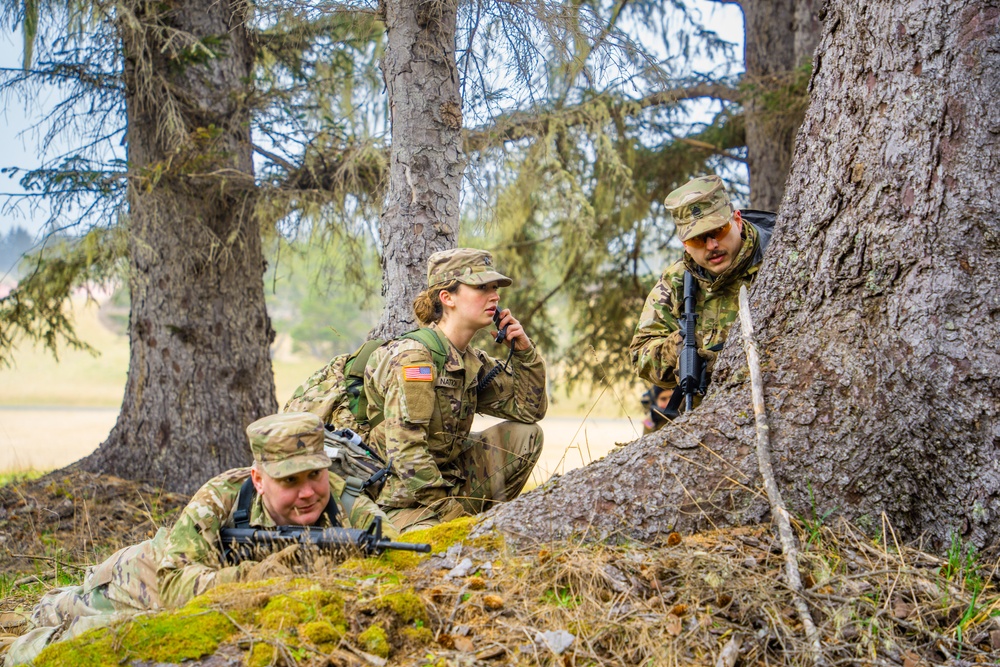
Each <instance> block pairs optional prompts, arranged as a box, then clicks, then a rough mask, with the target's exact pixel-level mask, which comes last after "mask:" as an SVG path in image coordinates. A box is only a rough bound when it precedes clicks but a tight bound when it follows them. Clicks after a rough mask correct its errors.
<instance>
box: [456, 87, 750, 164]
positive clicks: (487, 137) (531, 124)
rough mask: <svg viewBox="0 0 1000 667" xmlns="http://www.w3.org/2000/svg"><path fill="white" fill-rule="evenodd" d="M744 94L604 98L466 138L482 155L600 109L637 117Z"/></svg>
mask: <svg viewBox="0 0 1000 667" xmlns="http://www.w3.org/2000/svg"><path fill="white" fill-rule="evenodd" d="M742 95H743V94H742V92H741V91H740V90H739V89H738V88H737V87H735V86H732V85H729V84H726V83H717V82H702V83H695V84H691V85H685V86H680V87H677V88H673V89H671V90H663V91H660V92H658V93H654V94H652V95H648V96H646V97H643V98H640V99H638V100H622V99H615V98H613V97H612V96H610V95H601V96H599V97H595V98H593V99H590V100H587V101H586V102H583V103H581V104H578V105H575V106H572V107H567V108H565V109H558V110H553V111H545V110H540V109H532V110H529V111H518V112H515V113H511V114H505V115H503V116H500V117H499V118H497V119H496V120H495V121H494V122H493V124H492V125H491V126H489V127H484V128H479V129H473V130H467V131H466V132H465V133H464V136H463V145H464V147H465V150H466V152H470V153H471V152H477V151H482V150H485V149H488V148H492V147H494V146H499V145H501V144H503V143H505V142H508V141H518V140H519V139H524V138H526V137H536V136H539V135H541V134H544V133H545V131H546V129H547V128H548V126H549V123H551V122H552V121H555V120H558V121H559V123H560V124H562V125H564V126H572V125H580V124H583V123H585V122H587V121H588V120H589V119H591V118H593V116H594V113H593V112H594V110H595V109H596V108H597V107H599V106H604V107H608V108H609V110H610V111H611V113H612V115H626V116H632V115H637V114H638V113H640V112H641V111H644V110H646V109H648V108H650V107H655V106H664V105H669V104H676V103H677V102H680V101H683V100H693V99H700V98H704V97H710V98H714V99H717V100H724V101H727V102H737V103H738V102H739V101H740V100H741V99H742Z"/></svg>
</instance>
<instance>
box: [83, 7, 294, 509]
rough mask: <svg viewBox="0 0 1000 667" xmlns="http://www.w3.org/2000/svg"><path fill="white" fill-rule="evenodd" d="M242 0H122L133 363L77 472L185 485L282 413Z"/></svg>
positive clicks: (229, 460)
mask: <svg viewBox="0 0 1000 667" xmlns="http://www.w3.org/2000/svg"><path fill="white" fill-rule="evenodd" d="M249 11H250V10H249V7H248V5H247V3H245V2H243V1H242V0H230V2H222V3H219V2H213V1H211V0H171V1H169V2H165V3H159V4H153V3H145V2H136V3H127V4H125V5H123V6H122V9H121V12H120V16H119V18H118V26H119V34H120V36H121V39H122V47H123V52H124V55H125V68H124V70H125V82H126V109H127V113H128V135H127V142H128V145H127V149H128V159H129V173H130V182H129V198H128V201H129V216H128V221H127V222H128V225H129V266H130V271H129V289H130V293H131V309H130V313H129V344H130V360H129V371H128V379H127V382H126V388H125V397H124V400H123V402H122V408H121V413H120V414H119V417H118V422H117V424H116V425H115V427H114V429H112V431H111V434H110V435H109V437H108V439H107V440H106V441H105V442H104V443H103V444H102V445H101V446H100V448H99V449H98V450H97V451H96V452H95V453H94V454H93V455H91V456H90V457H88V458H87V459H84V461H83V462H82V465H83V467H84V468H85V469H87V470H91V471H96V472H107V473H112V474H115V475H119V476H121V477H126V478H129V479H146V480H149V481H151V482H154V483H157V484H160V485H162V486H163V487H165V488H167V489H169V490H172V491H180V492H186V493H190V492H193V491H195V490H196V489H197V488H198V487H199V486H200V485H201V484H202V483H203V482H204V481H205V480H206V479H208V478H209V477H211V476H212V475H215V474H217V473H219V472H221V471H223V470H226V469H228V468H232V467H236V466H241V465H246V464H247V463H248V462H249V460H250V452H249V446H248V444H247V439H246V434H245V432H244V429H245V428H246V426H247V424H248V423H249V422H251V421H253V420H254V419H257V418H259V417H261V416H263V415H266V414H270V413H273V412H275V411H276V410H277V403H276V401H275V395H274V393H275V391H274V379H273V376H272V373H271V363H270V357H269V352H268V350H269V343H270V342H271V341H272V340H273V338H274V332H273V330H272V329H271V324H270V319H269V318H268V316H267V312H266V310H265V305H264V286H263V273H264V268H265V263H264V259H263V255H262V251H261V240H260V232H259V229H258V225H257V223H256V221H255V219H254V216H253V206H254V179H253V163H252V161H251V141H250V113H249V108H248V104H247V97H248V94H249V92H250V90H249V86H250V84H249V82H250V81H251V77H252V64H253V52H252V47H251V43H250V37H249V33H248V31H247V28H246V22H247V19H248V15H249Z"/></svg>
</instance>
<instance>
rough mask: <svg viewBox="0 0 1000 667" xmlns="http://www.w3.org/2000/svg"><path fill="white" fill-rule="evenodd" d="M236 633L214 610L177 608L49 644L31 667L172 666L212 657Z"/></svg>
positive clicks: (231, 625) (227, 621) (230, 624)
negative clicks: (147, 663) (142, 663)
mask: <svg viewBox="0 0 1000 667" xmlns="http://www.w3.org/2000/svg"><path fill="white" fill-rule="evenodd" d="M235 631H236V628H234V627H233V624H232V623H230V621H229V619H227V618H226V617H225V616H223V615H222V614H220V613H218V612H196V613H191V612H190V611H187V610H181V611H177V612H173V613H166V614H158V615H156V616H139V617H137V618H135V619H132V620H131V621H128V622H126V623H123V624H121V625H118V626H116V627H113V628H100V629H97V630H93V631H91V632H87V633H84V634H83V635H81V636H80V637H78V638H76V639H73V640H70V641H66V642H59V643H56V644H53V645H52V646H50V647H48V648H47V649H45V650H44V651H43V652H42V653H41V655H39V656H38V658H37V659H36V660H35V665H37V666H38V667H42V666H43V665H52V666H53V667H55V666H60V667H61V666H64V665H73V666H74V667H77V666H78V667H92V666H93V667H100V666H101V665H116V664H119V663H120V662H122V661H123V660H126V659H127V660H145V661H151V662H167V663H178V662H182V661H184V660H194V659H197V658H200V657H201V656H203V655H208V654H210V653H214V652H215V651H216V649H217V648H218V647H219V644H220V643H222V642H223V641H225V640H226V639H228V638H229V637H230V636H232V635H233V634H234V633H235Z"/></svg>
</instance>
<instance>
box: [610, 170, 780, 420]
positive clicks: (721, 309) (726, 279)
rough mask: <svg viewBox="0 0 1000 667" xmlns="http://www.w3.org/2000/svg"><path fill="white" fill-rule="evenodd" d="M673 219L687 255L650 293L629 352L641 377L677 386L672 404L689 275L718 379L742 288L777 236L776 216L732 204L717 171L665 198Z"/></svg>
mask: <svg viewBox="0 0 1000 667" xmlns="http://www.w3.org/2000/svg"><path fill="white" fill-rule="evenodd" d="M663 203H664V206H665V207H666V209H667V211H668V212H669V213H670V215H671V216H672V217H673V220H674V224H675V225H676V227H677V237H678V238H679V239H680V241H681V242H682V243H683V244H684V256H683V257H682V258H681V259H680V260H679V261H677V262H676V263H674V264H672V265H671V266H669V267H668V268H667V269H666V271H664V272H663V275H662V276H661V277H660V280H659V281H658V282H657V283H656V286H655V287H653V291H652V292H650V293H649V296H648V297H647V298H646V304H645V305H644V306H643V309H642V316H641V317H640V318H639V324H638V326H637V327H636V330H635V335H634V336H633V337H632V343H631V344H630V345H629V352H630V353H631V356H632V365H633V367H634V368H635V371H636V373H638V374H639V377H641V378H643V379H645V380H648V381H650V382H652V383H653V384H655V385H657V386H659V387H663V388H665V389H673V390H674V395H673V396H672V397H671V400H670V406H671V407H672V408H673V409H674V410H676V408H677V406H678V405H679V404H680V402H681V401H680V388H678V387H677V383H678V377H679V376H680V369H679V359H680V352H681V348H682V347H683V346H684V335H683V332H682V321H683V320H682V317H683V308H684V274H685V273H690V274H691V275H692V276H693V277H694V278H695V284H696V286H697V288H698V289H697V297H696V305H695V312H696V313H697V316H698V317H697V323H696V324H697V341H698V355H699V356H700V357H701V358H702V359H703V360H704V364H705V370H706V372H707V377H709V378H710V377H711V373H712V367H713V365H714V364H715V357H716V354H717V353H718V351H719V350H721V349H722V344H723V343H725V341H726V335H727V334H728V332H729V328H730V326H731V325H732V324H733V322H734V321H736V318H737V317H738V316H739V291H740V286H741V285H747V286H748V287H749V285H750V284H751V283H752V282H753V280H754V278H755V277H756V276H757V269H758V268H759V266H760V263H761V260H762V259H763V257H764V250H765V248H767V244H768V242H769V241H770V240H771V232H772V230H773V228H774V214H773V213H767V212H764V211H750V210H746V211H743V212H740V211H738V210H735V209H734V208H733V205H732V203H731V202H730V201H729V195H728V194H727V193H726V188H725V186H724V185H723V183H722V179H721V178H719V177H718V176H702V177H700V178H695V179H692V180H691V181H688V182H687V183H685V184H684V185H683V186H681V187H679V188H677V189H676V190H674V191H673V192H671V193H670V194H669V195H667V198H666V200H664V202H663Z"/></svg>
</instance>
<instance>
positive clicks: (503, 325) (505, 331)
mask: <svg viewBox="0 0 1000 667" xmlns="http://www.w3.org/2000/svg"><path fill="white" fill-rule="evenodd" d="M493 324H495V325H496V327H497V335H496V337H495V338H494V340H495V341H496V342H498V343H503V342H506V343H507V344H508V345H511V346H513V348H514V349H515V350H518V351H520V352H523V351H524V350H529V349H531V339H530V338H528V334H526V333H525V332H524V327H523V326H521V323H520V322H519V321H518V320H517V319H515V318H514V316H513V315H511V314H510V309H509V308H501V307H500V304H499V303H498V304H497V305H496V310H494V311H493Z"/></svg>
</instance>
